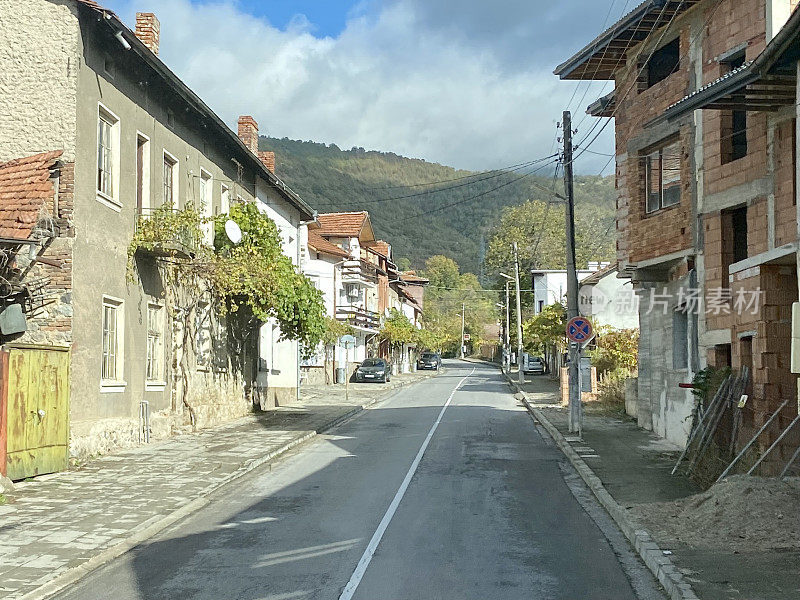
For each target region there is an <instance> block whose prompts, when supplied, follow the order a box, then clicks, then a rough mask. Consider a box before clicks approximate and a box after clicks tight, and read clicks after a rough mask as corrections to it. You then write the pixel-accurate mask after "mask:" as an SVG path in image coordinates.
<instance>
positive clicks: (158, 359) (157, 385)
mask: <svg viewBox="0 0 800 600" xmlns="http://www.w3.org/2000/svg"><path fill="white" fill-rule="evenodd" d="M153 312H157V313H158V323H156V326H155V327H154V326H153V323H152V321H151V316H152V314H153ZM164 313H165V309H164V305H163V304H160V303H158V302H148V303H147V328H146V343H145V374H144V379H145V390H146V391H150V392H160V391H163V390H164V389H165V388H166V387H167V382H166V361H165V353H164V345H165V344H164V323H165V319H164ZM153 332H155V334H153ZM151 339H155V346H154V347H153V346H151ZM151 348H154V349H155V350H156V354H155V356H153V355H152V354H151ZM153 364H155V365H156V366H157V372H156V373H153V372H152V371H151V365H153Z"/></svg>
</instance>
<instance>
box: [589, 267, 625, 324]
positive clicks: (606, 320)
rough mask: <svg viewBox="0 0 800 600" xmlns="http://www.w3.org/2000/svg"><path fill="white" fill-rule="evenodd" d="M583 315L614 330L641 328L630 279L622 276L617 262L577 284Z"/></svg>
mask: <svg viewBox="0 0 800 600" xmlns="http://www.w3.org/2000/svg"><path fill="white" fill-rule="evenodd" d="M578 306H579V308H580V312H581V314H582V315H584V316H586V317H593V318H594V321H595V323H597V324H598V325H607V326H609V327H613V328H614V329H638V328H639V312H638V304H637V300H636V296H635V294H634V290H633V286H632V285H631V280H630V278H625V277H620V275H619V270H618V266H617V263H612V264H610V265H608V266H607V267H605V268H603V269H600V270H599V271H596V272H595V273H592V274H591V275H589V276H588V277H586V278H584V279H583V280H582V281H581V282H580V283H579V285H578Z"/></svg>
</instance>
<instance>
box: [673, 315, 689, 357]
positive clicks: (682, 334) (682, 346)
mask: <svg viewBox="0 0 800 600" xmlns="http://www.w3.org/2000/svg"><path fill="white" fill-rule="evenodd" d="M688 367H689V314H688V312H687V310H686V308H685V307H684V308H680V309H678V310H676V311H675V312H673V313H672V368H673V369H687V368H688Z"/></svg>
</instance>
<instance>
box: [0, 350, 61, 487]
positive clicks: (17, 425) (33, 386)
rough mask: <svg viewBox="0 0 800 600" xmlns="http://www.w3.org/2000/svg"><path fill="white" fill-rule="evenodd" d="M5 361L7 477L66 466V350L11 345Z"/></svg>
mask: <svg viewBox="0 0 800 600" xmlns="http://www.w3.org/2000/svg"><path fill="white" fill-rule="evenodd" d="M8 361H9V368H8V417H7V423H8V457H7V468H8V477H9V478H11V479H24V478H26V477H32V476H34V475H43V474H45V473H53V472H56V471H62V470H64V469H66V468H67V464H68V456H69V455H68V442H69V351H67V350H58V349H50V348H47V349H40V348H11V350H10V352H9V356H8Z"/></svg>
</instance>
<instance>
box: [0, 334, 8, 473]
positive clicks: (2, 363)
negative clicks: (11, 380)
mask: <svg viewBox="0 0 800 600" xmlns="http://www.w3.org/2000/svg"><path fill="white" fill-rule="evenodd" d="M7 410H8V352H6V351H4V350H0V474H2V475H7V469H6V455H7V453H8V443H7V440H8V420H7V418H6V417H7Z"/></svg>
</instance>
